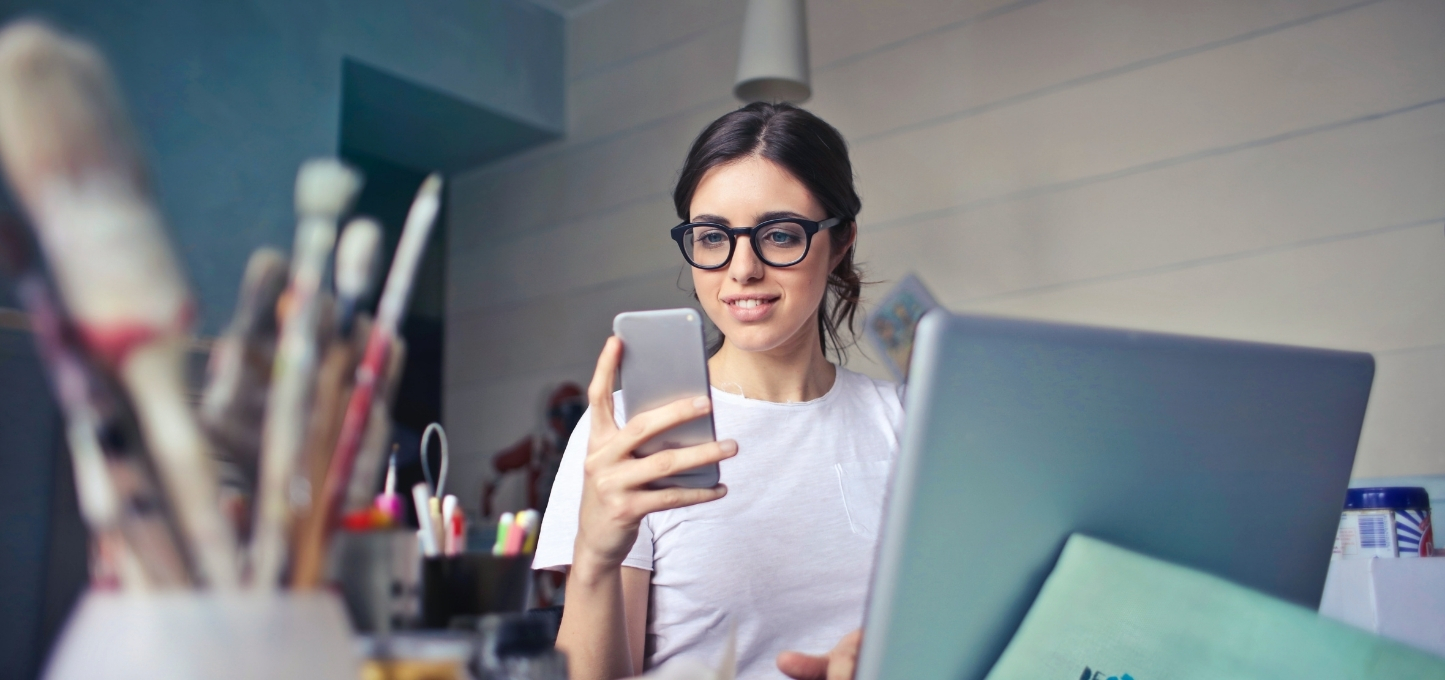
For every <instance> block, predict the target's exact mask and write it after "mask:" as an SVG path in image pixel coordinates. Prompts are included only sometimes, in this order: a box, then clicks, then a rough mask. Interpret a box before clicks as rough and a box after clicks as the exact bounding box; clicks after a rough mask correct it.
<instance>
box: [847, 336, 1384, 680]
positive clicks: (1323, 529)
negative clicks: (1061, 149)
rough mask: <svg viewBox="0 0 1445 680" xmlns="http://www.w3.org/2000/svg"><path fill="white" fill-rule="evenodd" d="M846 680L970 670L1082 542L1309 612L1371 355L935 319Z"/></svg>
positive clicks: (924, 342) (912, 388)
mask: <svg viewBox="0 0 1445 680" xmlns="http://www.w3.org/2000/svg"><path fill="white" fill-rule="evenodd" d="M916 342H917V344H916V345H915V347H914V353H913V359H912V363H911V368H910V376H911V382H910V385H909V389H908V393H907V395H906V400H905V404H906V421H905V422H906V425H905V429H904V436H903V442H902V451H901V454H900V458H899V461H898V464H897V467H896V469H895V472H894V477H893V480H892V483H891V487H890V492H889V501H888V507H887V510H886V516H885V520H884V521H885V530H884V533H883V537H882V540H881V542H880V545H879V559H878V563H877V567H876V568H875V572H874V577H873V585H872V589H871V592H870V595H869V602H868V612H867V615H866V622H865V626H864V628H865V633H864V640H863V649H862V651H861V654H860V656H859V666H858V676H857V677H858V678H859V679H860V680H876V679H879V678H911V679H917V680H928V679H931V678H970V679H972V678H983V677H984V676H985V675H986V674H987V673H988V671H989V669H990V668H991V667H992V666H993V663H994V662H995V660H996V659H997V658H998V656H999V654H1001V653H1002V651H1003V649H1004V647H1005V646H1006V645H1007V643H1008V641H1009V639H1010V638H1011V637H1012V636H1013V633H1014V630H1015V629H1016V628H1017V627H1018V624H1019V622H1020V621H1021V620H1022V619H1023V616H1024V614H1025V613H1027V611H1028V608H1029V605H1030V604H1031V603H1032V602H1033V599H1034V596H1035V594H1036V593H1037V592H1038V589H1039V587H1040V585H1041V584H1042V583H1043V580H1044V578H1045V577H1046V576H1047V575H1048V573H1049V571H1050V570H1051V569H1052V567H1053V564H1054V561H1055V559H1056V558H1057V557H1058V554H1059V550H1060V549H1061V548H1062V546H1063V543H1064V540H1065V538H1066V537H1067V536H1068V535H1069V534H1070V533H1072V532H1076V531H1077V532H1084V533H1087V534H1089V535H1092V536H1094V537H1097V538H1100V539H1103V540H1105V541H1108V542H1110V543H1113V544H1115V545H1118V546H1121V547H1124V548H1128V549H1131V550H1135V551H1138V552H1142V553H1144V554H1147V555H1151V556H1154V557H1159V558H1162V559H1165V560H1169V561H1171V562H1175V563H1178V564H1182V565H1185V566H1189V567H1193V568H1197V569H1201V570H1203V571H1206V572H1209V573H1213V574H1217V575H1219V576H1222V577H1224V578H1227V579H1230V580H1232V581H1234V582H1236V583H1239V584H1242V585H1245V586H1248V587H1251V588H1255V589H1258V590H1261V591H1263V592H1265V593H1268V594H1271V595H1274V596H1277V597H1281V598H1284V599H1286V600H1289V601H1292V602H1295V603H1298V604H1301V605H1304V606H1307V607H1311V608H1313V607H1315V606H1317V604H1318V602H1319V597H1320V593H1321V591H1322V589H1323V586H1324V579H1325V574H1326V572H1327V570H1328V568H1329V559H1330V549H1331V546H1332V545H1333V541H1334V535H1335V530H1336V527H1337V526H1338V523H1339V516H1340V508H1341V507H1342V504H1343V501H1344V495H1345V488H1346V486H1347V484H1348V480H1349V475H1350V468H1351V466H1352V464H1353V462H1354V455H1355V448H1356V445H1357V443H1358V440H1359V434H1360V426H1361V424H1362V422H1363V419H1364V414H1365V405H1366V402H1367V400H1368V398H1369V392H1370V384H1371V381H1372V379H1373V376H1374V360H1373V358H1372V357H1371V356H1370V355H1368V354H1361V353H1352V352H1336V351H1327V350H1318V349H1304V348H1297V347H1282V346H1273V345H1263V344H1255V343H1245V342H1233V341H1227V340H1216V339H1204V338H1193V337H1184V336H1175V335H1164V334H1157V333H1143V332H1135V331H1127V330H1116V329H1106V328H1090V327H1081V326H1069V325H1060V324H1051V323H1044V322H1036V321H1023V320H1015V319H1003V318H993V317H978V316H957V315H952V314H949V313H947V312H945V311H943V310H936V311H934V312H932V313H930V314H929V315H928V316H926V317H925V318H924V319H923V321H922V322H921V323H920V324H919V327H918V336H917V341H916Z"/></svg>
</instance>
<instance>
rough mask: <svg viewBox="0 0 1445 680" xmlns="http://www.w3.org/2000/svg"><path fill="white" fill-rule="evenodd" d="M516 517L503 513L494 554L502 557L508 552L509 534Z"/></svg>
mask: <svg viewBox="0 0 1445 680" xmlns="http://www.w3.org/2000/svg"><path fill="white" fill-rule="evenodd" d="M516 519H517V518H516V516H515V515H513V514H512V513H510V512H504V513H502V517H501V519H498V520H497V540H496V541H494V542H493V543H492V554H493V555H496V556H497V557H501V556H502V555H504V554H506V552H507V532H508V531H509V530H510V529H511V528H512V523H513V522H515V521H516Z"/></svg>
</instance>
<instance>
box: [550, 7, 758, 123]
mask: <svg viewBox="0 0 1445 680" xmlns="http://www.w3.org/2000/svg"><path fill="white" fill-rule="evenodd" d="M741 31H742V24H741V23H731V22H730V23H728V24H726V25H725V26H723V27H720V28H718V29H716V30H710V31H705V32H703V33H700V34H698V35H697V36H696V37H695V38H694V39H692V40H690V41H688V42H685V43H681V44H679V45H676V46H670V47H669V48H668V49H665V50H659V51H657V52H654V53H651V54H647V55H645V56H643V57H639V58H637V59H635V60H634V61H632V62H631V63H629V64H628V65H627V67H626V68H616V69H609V70H607V71H603V72H601V73H597V74H595V75H592V76H589V77H587V78H583V79H579V80H574V81H572V82H571V83H570V84H569V85H568V88H567V92H568V98H567V109H568V111H567V115H568V118H569V119H570V122H571V124H570V125H569V126H568V130H567V134H568V136H569V137H571V138H573V139H577V140H586V139H590V138H593V137H596V136H598V135H602V134H606V133H609V132H616V131H618V130H621V129H624V128H627V127H630V126H633V125H637V124H638V123H642V122H645V121H650V120H658V119H661V118H666V117H668V116H670V115H672V114H675V113H677V112H679V111H685V110H687V109H689V108H693V107H696V106H698V105H701V104H706V103H708V102H718V103H721V104H722V105H724V106H727V105H731V104H732V103H733V101H732V94H731V93H732V86H733V80H734V79H735V78H736V77H737V70H738V44H739V36H740V35H741Z"/></svg>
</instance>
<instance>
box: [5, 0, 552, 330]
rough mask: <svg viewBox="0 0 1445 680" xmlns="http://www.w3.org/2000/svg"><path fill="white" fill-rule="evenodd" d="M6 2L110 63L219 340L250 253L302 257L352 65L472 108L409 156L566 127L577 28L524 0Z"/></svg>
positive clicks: (10, 11)
mask: <svg viewBox="0 0 1445 680" xmlns="http://www.w3.org/2000/svg"><path fill="white" fill-rule="evenodd" d="M0 2H4V5H3V6H0V18H4V19H9V18H12V17H14V16H17V15H22V14H35V15H38V16H41V17H44V18H47V19H50V20H51V21H53V22H54V23H56V24H58V25H60V26H61V27H63V28H65V29H67V30H69V31H71V32H74V33H78V34H80V35H81V36H83V37H85V38H87V39H90V40H91V41H93V42H95V43H96V44H98V45H99V46H100V48H101V50H102V51H103V52H104V53H105V54H106V56H107V57H108V58H109V59H110V61H111V64H112V67H113V68H114V69H115V71H116V74H117V76H118V78H119V80H120V81H121V86H122V89H123V90H124V94H125V96H126V99H127V103H128V105H129V107H130V109H131V111H132V114H133V116H134V120H135V123H136V126H137V127H138V128H139V129H140V135H141V138H142V141H143V143H145V144H146V145H147V147H148V151H149V155H150V158H151V160H152V164H153V168H154V171H155V177H156V184H157V191H158V193H159V195H160V200H161V203H162V206H163V209H164V211H165V214H166V216H167V218H168V219H169V221H170V227H171V230H172V232H173V233H174V234H175V237H176V242H177V246H178V248H179V250H180V251H181V253H182V257H183V259H184V262H185V266H186V268H187V270H188V272H189V274H190V277H191V279H192V281H193V282H194V285H195V288H196V291H197V294H198V297H199V299H200V303H201V311H202V327H201V329H200V330H201V331H202V332H204V333H207V334H214V333H216V332H218V331H219V330H220V329H221V328H222V327H223V325H224V324H225V321H226V319H227V317H228V316H229V312H230V309H231V307H232V305H233V304H234V300H235V294H236V289H237V285H238V282H239V281H240V279H241V273H242V270H243V269H244V266H245V262H246V258H247V256H248V255H249V254H250V252H251V251H252V250H253V249H255V248H257V247H259V246H262V245H273V246H279V247H281V248H283V249H287V250H289V249H290V246H291V233H292V227H293V222H292V212H291V201H292V194H291V189H292V183H293V181H294V179H295V172H296V168H297V166H298V165H299V163H300V162H301V161H302V160H304V159H306V158H307V157H310V156H316V155H326V154H336V153H338V151H339V144H340V141H341V138H342V135H343V130H342V129H341V119H342V116H341V108H342V107H341V101H342V91H343V75H342V74H343V60H346V59H350V60H351V61H352V62H353V63H358V64H362V65H364V66H366V67H369V68H370V69H372V70H373V71H372V72H383V73H386V74H389V75H390V76H393V77H395V78H396V79H399V80H400V81H402V82H405V83H407V84H409V85H410V86H412V87H413V88H414V89H415V90H417V91H426V92H430V93H432V94H434V95H437V96H440V97H442V98H444V99H446V100H448V101H453V102H461V103H464V104H467V105H470V106H471V107H473V111H472V115H471V116H470V117H467V116H458V115H455V113H453V114H452V115H450V117H449V118H448V119H447V120H446V121H444V122H442V123H440V124H432V125H427V126H426V130H425V131H424V133H414V134H410V135H399V138H400V139H402V140H406V139H414V140H424V141H425V142H429V143H430V146H432V147H434V148H452V147H454V146H455V145H453V144H445V143H437V142H438V140H446V139H449V138H450V137H452V136H459V137H460V138H461V140H460V141H459V142H458V143H459V144H468V143H471V144H477V143H484V145H486V146H487V148H491V149H502V150H504V151H513V150H515V145H513V146H508V145H507V144H500V145H499V144H498V143H497V140H495V139H488V140H482V141H481V142H479V141H478V140H476V139H475V137H476V135H475V134H472V135H471V139H468V138H467V134H468V131H467V130H465V129H461V128H462V127H463V126H465V125H467V124H468V123H466V122H465V121H468V120H477V119H479V118H480V119H488V120H494V121H502V122H504V123H505V124H504V125H496V126H495V127H496V129H498V130H503V131H505V130H519V129H520V130H524V131H525V134H524V135H523V136H525V137H527V139H528V140H530V141H529V142H528V143H536V141H539V140H541V139H546V138H550V137H553V136H555V135H556V134H557V133H558V132H559V131H560V130H561V129H562V127H563V87H562V85H563V83H562V79H563V21H562V18H561V17H560V16H558V15H556V14H553V13H551V12H548V11H546V10H544V9H541V8H539V7H537V6H535V5H532V4H529V3H526V2H523V1H521V0H427V1H425V2H420V1H412V2H407V1H403V0H345V1H342V0H329V1H327V0H322V1H318V2H295V1H286V0H137V1H132V2H113V1H109V0H41V1H38V2H23V1H21V2H11V1H10V0H0ZM413 122H414V121H413ZM352 136H353V137H354V136H356V135H354V134H353V135H352ZM353 145H355V142H354V141H353ZM392 146H396V144H395V143H392ZM413 156H416V155H415V154H413ZM463 159H464V160H467V159H474V160H477V161H483V160H487V159H488V156H487V154H486V153H485V152H481V153H478V154H472V155H471V156H466V155H464V156H463ZM405 160H406V161H408V162H410V163H414V164H415V163H423V162H426V159H425V156H424V154H423V155H422V156H421V157H413V158H408V159H405ZM457 164H458V160H457V158H456V157H449V158H446V159H438V160H437V161H436V162H435V163H434V165H436V166H442V165H447V166H450V167H448V168H447V169H451V170H455V169H459V168H458V167H456V166H457ZM418 169H430V168H418Z"/></svg>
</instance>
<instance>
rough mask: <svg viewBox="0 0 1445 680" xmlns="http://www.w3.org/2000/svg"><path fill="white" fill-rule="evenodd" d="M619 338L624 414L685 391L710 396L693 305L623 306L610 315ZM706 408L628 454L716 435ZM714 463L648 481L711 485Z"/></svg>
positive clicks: (712, 438) (680, 395)
mask: <svg viewBox="0 0 1445 680" xmlns="http://www.w3.org/2000/svg"><path fill="white" fill-rule="evenodd" d="M612 332H613V334H614V335H616V336H617V337H618V338H620V339H621V340H622V409H623V411H624V412H626V414H627V419H628V420H631V419H633V418H635V417H636V416H637V415H638V414H639V413H644V412H647V411H651V410H652V409H655V408H658V407H659V406H665V405H667V404H670V403H672V402H674V401H677V400H678V399H686V398H688V397H711V394H710V392H709V390H708V379H707V350H706V348H705V347H704V346H703V345H704V339H703V328H702V316H701V314H700V313H699V312H698V311H697V310H695V309H659V310H654V311H648V312H623V313H621V314H618V315H617V317H616V318H614V319H613V320H612ZM716 440H717V437H716V435H715V434H714V432H713V427H712V412H711V411H709V412H708V414H707V415H705V416H701V417H698V418H695V419H693V420H689V421H687V422H685V423H682V424H680V425H677V426H675V427H673V428H670V429H668V430H665V431H663V432H660V433H658V434H657V435H656V436H654V437H653V438H652V439H649V440H647V442H645V443H644V444H643V445H642V446H639V447H638V448H637V450H636V451H633V455H636V456H648V455H652V454H654V453H657V452H658V451H665V450H667V449H679V448H682V447H685V446H696V445H698V444H705V443H707V442H711V441H716ZM718 478H719V473H718V465H717V463H711V464H708V465H704V466H702V467H698V468H693V469H691V470H688V471H686V472H683V473H680V474H676V475H673V476H671V477H667V478H664V479H660V480H658V481H656V482H653V483H652V484H651V485H650V486H651V487H652V488H666V487H672V486H684V487H688V488H694V489H705V488H710V487H713V486H716V485H717V483H718Z"/></svg>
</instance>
